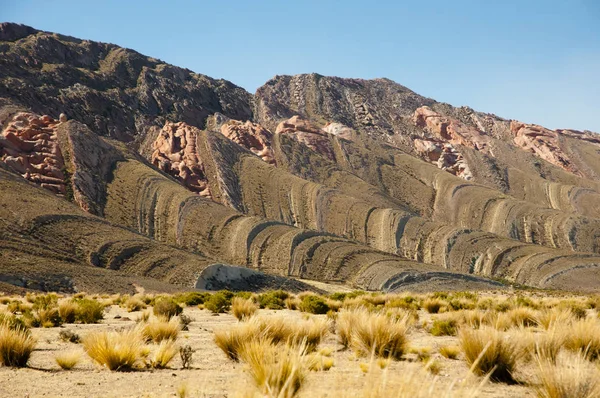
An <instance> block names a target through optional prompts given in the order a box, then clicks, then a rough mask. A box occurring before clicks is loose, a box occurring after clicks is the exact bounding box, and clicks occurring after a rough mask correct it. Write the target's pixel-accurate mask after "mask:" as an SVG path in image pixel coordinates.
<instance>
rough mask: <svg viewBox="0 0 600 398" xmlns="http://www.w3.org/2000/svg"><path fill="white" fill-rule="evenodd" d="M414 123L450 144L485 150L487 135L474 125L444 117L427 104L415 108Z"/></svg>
mask: <svg viewBox="0 0 600 398" xmlns="http://www.w3.org/2000/svg"><path fill="white" fill-rule="evenodd" d="M413 122H414V123H415V125H417V126H418V127H421V128H425V129H427V130H429V132H431V133H432V134H434V135H435V136H436V138H438V139H441V140H442V141H445V142H449V143H450V144H452V145H462V146H466V147H468V148H473V149H477V150H480V151H481V150H485V149H486V147H487V145H488V141H489V137H488V136H487V135H485V133H484V132H482V131H480V130H477V129H476V128H474V127H470V126H467V125H465V124H463V123H461V122H460V121H458V120H456V119H451V118H448V117H445V116H443V115H441V114H439V113H437V112H435V111H433V110H432V109H431V108H429V107H428V106H422V107H420V108H417V110H415V114H414V116H413Z"/></svg>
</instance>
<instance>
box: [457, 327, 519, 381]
mask: <svg viewBox="0 0 600 398" xmlns="http://www.w3.org/2000/svg"><path fill="white" fill-rule="evenodd" d="M458 339H459V343H460V346H461V348H462V351H463V353H464V354H465V359H466V360H467V363H468V364H469V366H471V370H472V371H473V372H474V373H475V374H477V375H479V376H483V375H486V374H488V373H490V379H491V380H494V381H509V382H510V381H513V377H512V373H513V372H514V370H515V366H516V362H517V358H518V357H519V354H520V352H519V349H518V347H517V345H516V344H515V343H514V342H513V341H511V339H509V338H508V336H507V335H506V334H505V333H503V332H500V331H498V330H496V329H493V328H490V327H484V328H481V329H469V328H463V329H461V330H460V331H459V333H458Z"/></svg>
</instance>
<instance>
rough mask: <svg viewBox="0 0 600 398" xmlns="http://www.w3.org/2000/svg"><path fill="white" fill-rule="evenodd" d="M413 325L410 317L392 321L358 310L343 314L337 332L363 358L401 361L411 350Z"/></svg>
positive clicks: (382, 315)
mask: <svg viewBox="0 0 600 398" xmlns="http://www.w3.org/2000/svg"><path fill="white" fill-rule="evenodd" d="M409 324H410V314H406V315H405V316H404V317H401V318H389V317H387V316H386V315H384V314H378V313H370V312H369V311H368V310H365V309H357V310H354V311H342V312H340V314H339V316H338V319H337V330H338V335H339V336H340V339H341V341H342V344H344V345H349V346H350V347H352V349H353V350H354V352H355V353H356V354H357V355H359V356H370V355H375V356H377V357H383V358H388V357H389V358H393V359H400V358H401V357H402V355H404V353H405V352H406V349H407V344H408V336H407V332H408V330H409Z"/></svg>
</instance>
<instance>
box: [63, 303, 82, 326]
mask: <svg viewBox="0 0 600 398" xmlns="http://www.w3.org/2000/svg"><path fill="white" fill-rule="evenodd" d="M78 309H79V306H78V305H77V304H76V303H74V302H73V301H72V300H64V301H62V302H61V303H60V304H59V305H58V315H60V317H61V318H62V320H63V322H64V323H75V319H76V318H77V310H78Z"/></svg>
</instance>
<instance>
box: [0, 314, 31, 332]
mask: <svg viewBox="0 0 600 398" xmlns="http://www.w3.org/2000/svg"><path fill="white" fill-rule="evenodd" d="M2 325H3V326H7V327H8V328H9V329H11V330H22V331H24V332H26V333H29V327H28V326H27V325H26V324H25V322H23V320H21V318H17V317H16V316H14V315H12V314H5V313H2V312H0V326H2Z"/></svg>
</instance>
